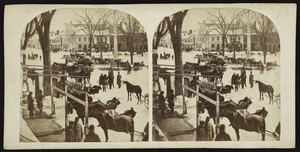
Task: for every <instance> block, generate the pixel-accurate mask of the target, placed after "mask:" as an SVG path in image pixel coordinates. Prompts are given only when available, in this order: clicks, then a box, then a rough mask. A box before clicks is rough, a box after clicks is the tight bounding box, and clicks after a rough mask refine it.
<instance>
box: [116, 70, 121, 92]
mask: <svg viewBox="0 0 300 152" xmlns="http://www.w3.org/2000/svg"><path fill="white" fill-rule="evenodd" d="M121 79H122V76H121V75H120V71H118V75H117V84H118V86H119V88H121Z"/></svg>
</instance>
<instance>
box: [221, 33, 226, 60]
mask: <svg viewBox="0 0 300 152" xmlns="http://www.w3.org/2000/svg"><path fill="white" fill-rule="evenodd" d="M225 38H226V36H225V35H222V54H223V56H224V51H225Z"/></svg>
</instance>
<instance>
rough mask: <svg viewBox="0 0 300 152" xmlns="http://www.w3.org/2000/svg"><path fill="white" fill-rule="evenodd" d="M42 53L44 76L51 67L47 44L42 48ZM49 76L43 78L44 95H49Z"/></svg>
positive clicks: (48, 72)
mask: <svg viewBox="0 0 300 152" xmlns="http://www.w3.org/2000/svg"><path fill="white" fill-rule="evenodd" d="M42 51H43V59H44V60H43V63H44V66H45V69H47V70H45V71H44V74H45V75H49V74H50V71H49V66H51V60H50V51H49V43H48V44H46V46H44V47H43V48H42ZM50 85H51V84H50V76H44V80H43V87H44V95H45V96H47V95H51V87H50Z"/></svg>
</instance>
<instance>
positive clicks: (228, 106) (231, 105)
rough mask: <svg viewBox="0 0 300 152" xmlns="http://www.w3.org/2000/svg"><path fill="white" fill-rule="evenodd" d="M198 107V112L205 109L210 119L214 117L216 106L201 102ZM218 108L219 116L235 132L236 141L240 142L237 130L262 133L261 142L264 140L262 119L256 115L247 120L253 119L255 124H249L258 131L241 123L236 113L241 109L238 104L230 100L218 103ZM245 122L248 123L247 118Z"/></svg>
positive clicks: (263, 122)
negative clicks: (228, 122)
mask: <svg viewBox="0 0 300 152" xmlns="http://www.w3.org/2000/svg"><path fill="white" fill-rule="evenodd" d="M199 107H200V111H204V108H205V109H207V111H208V114H209V117H210V118H215V117H216V105H214V104H212V103H210V102H208V101H205V100H203V101H201V102H200V103H199ZM219 108H220V109H219V116H220V117H226V118H227V119H228V120H229V121H230V122H231V126H232V127H233V129H234V130H235V133H236V137H237V140H240V134H239V129H244V130H246V131H256V132H260V133H262V136H263V137H262V140H264V139H265V137H264V135H265V132H264V131H265V129H264V128H265V121H264V119H261V118H263V117H261V116H259V115H256V116H253V117H251V118H249V120H252V119H253V121H255V122H256V123H254V124H251V125H252V126H256V128H260V129H253V128H252V127H250V126H247V124H246V123H243V121H241V116H238V115H241V114H240V113H239V112H237V110H239V109H241V107H240V106H239V105H238V104H236V103H235V102H233V101H232V100H230V101H226V102H220V104H219ZM260 117H261V118H260ZM244 119H245V118H244ZM258 120H259V121H258ZM247 121H248V118H247Z"/></svg>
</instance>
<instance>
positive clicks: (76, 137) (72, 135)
mask: <svg viewBox="0 0 300 152" xmlns="http://www.w3.org/2000/svg"><path fill="white" fill-rule="evenodd" d="M78 121H79V118H78V117H76V118H75V121H74V122H73V121H70V122H69V126H68V127H67V128H66V139H65V141H66V142H82V141H84V142H101V140H100V138H99V136H98V135H97V134H96V133H95V127H94V125H90V127H89V128H88V129H89V133H88V134H87V135H86V136H85V138H84V140H83V129H82V125H81V124H80V123H78Z"/></svg>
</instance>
